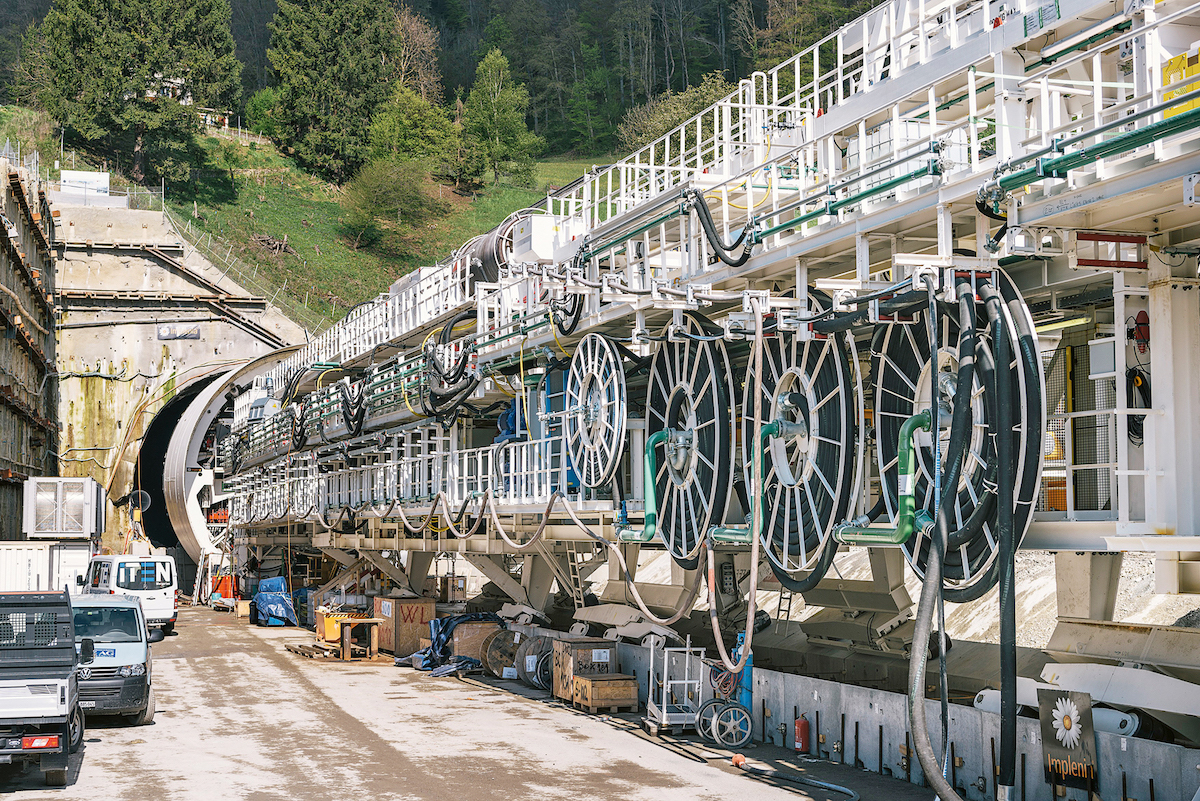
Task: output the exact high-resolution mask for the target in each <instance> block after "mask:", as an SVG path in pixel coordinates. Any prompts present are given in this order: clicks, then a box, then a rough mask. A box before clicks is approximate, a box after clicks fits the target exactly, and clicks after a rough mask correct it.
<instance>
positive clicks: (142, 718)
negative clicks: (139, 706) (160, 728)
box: [125, 687, 154, 726]
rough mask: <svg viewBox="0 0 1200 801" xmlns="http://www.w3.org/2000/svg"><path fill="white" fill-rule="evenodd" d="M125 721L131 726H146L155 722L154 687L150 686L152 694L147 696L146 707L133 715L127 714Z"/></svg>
mask: <svg viewBox="0 0 1200 801" xmlns="http://www.w3.org/2000/svg"><path fill="white" fill-rule="evenodd" d="M125 722H126V723H128V724H129V725H130V726H145V725H147V724H149V723H153V722H154V688H153V687H151V688H150V694H149V695H148V696H147V697H146V708H145V709H143V710H142V711H141V712H138V713H136V714H133V715H125Z"/></svg>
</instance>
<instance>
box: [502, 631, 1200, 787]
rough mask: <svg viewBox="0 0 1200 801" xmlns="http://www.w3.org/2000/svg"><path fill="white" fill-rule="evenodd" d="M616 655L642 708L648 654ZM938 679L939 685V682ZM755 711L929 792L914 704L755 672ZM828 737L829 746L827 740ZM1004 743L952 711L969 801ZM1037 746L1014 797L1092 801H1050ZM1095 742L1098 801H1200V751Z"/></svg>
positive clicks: (770, 730)
mask: <svg viewBox="0 0 1200 801" xmlns="http://www.w3.org/2000/svg"><path fill="white" fill-rule="evenodd" d="M514 628H517V629H519V630H523V631H527V633H530V634H532V633H539V634H544V635H546V636H555V635H556V634H558V633H557V632H553V631H550V630H548V629H540V628H537V627H533V626H514ZM617 651H618V655H619V658H620V670H621V672H622V673H630V674H633V675H634V676H636V677H637V679H638V693H639V697H640V699H641V701H642V704H643V706H644V705H645V703H646V699H647V697H648V695H647V693H648V690H649V687H650V682H651V680H652V677H651V676H650V675H649V669H650V651H649V649H648V648H644V647H642V646H640V645H633V644H629V643H621V644H620V645H619V646H618V648H617ZM709 656H713V655H712V654H709ZM691 661H692V665H691V672H692V674H693V675H698V676H699V678H700V687H699V691H700V698H699V699H698V700H697V705H698V704H699V703H700V702H703V701H704V700H707V699H708V698H711V697H712V689H711V687H710V685H709V683H708V668H707V666H705V665H703V664H702V663H701V661H700V660H699V658H697V657H692V658H691ZM660 663H661V660H660V659H656V671H655V672H656V673H657V674H658V675H657V676H655V677H653V681H654V682H655V684H656V685H657V683H658V682H659V681H661V678H662V674H661V668H659V667H658V664H660ZM672 665H673V668H672V673H673V674H676V673H677V674H678V675H679V676H682V673H683V668H682V657H681V656H679V657H675V658H674V659H673V660H672ZM933 680H934V681H936V677H934V678H933ZM656 693H657V691H656ZM966 700H968V701H969V699H966ZM751 711H752V717H753V719H754V738H755V740H757V741H760V742H761V741H763V740H764V739H766V740H768V741H770V742H772V743H773V744H775V745H780V746H783V747H785V748H794V747H795V738H794V732H795V726H794V722H795V719H796V716H797V715H800V714H803V715H805V716H806V717H807V718H808V720H809V723H810V726H811V731H812V736H811V744H812V750H811V751H810V755H811V756H814V757H819V758H823V759H829V760H832V761H834V762H842V763H845V764H849V765H857V766H858V767H860V768H862V769H863V770H868V771H871V772H873V773H883V774H885V775H889V776H893V777H896V778H900V779H906V780H907V781H910V782H911V783H913V784H916V785H921V786H924V785H925V779H924V775H923V773H922V771H921V766H920V763H919V761H918V760H917V759H916V758H915V756H914V757H913V758H912V759H911V760H909V759H906V758H905V752H906V751H907V750H908V749H909V748H910V747H911V742H910V740H911V735H910V730H909V727H908V699H907V697H906V696H904V695H902V694H900V693H893V692H885V691H883V690H873V689H870V688H867V687H858V686H855V685H850V684H840V683H837V682H833V681H827V680H824V679H816V678H811V677H808V676H799V675H794V674H788V673H778V672H776V671H773V670H764V669H757V670H755V671H754V705H753V709H752V710H751ZM926 715H927V719H928V720H929V722H930V726H931V730H930V737H931V739H932V740H933V742H934V748H935V750H937V751H939V752H940V750H941V749H940V737H941V735H940V720H941V711H940V706H939V704H938V702H937V701H926ZM781 726H782V730H781ZM821 737H823V738H824V742H821V741H820V740H821ZM999 740H1000V716H999V715H996V714H993V713H991V712H981V711H979V710H977V709H975V708H974V707H972V706H969V705H962V704H954V703H952V704H951V705H950V742H951V744H952V747H953V749H954V756H955V758H956V760H955V761H956V763H957V762H958V761H959V760H961V764H956V766H955V767H954V768H953V769H952V778H953V779H954V783H955V785H956V786H957V787H959V792H960V794H961V795H962V796H963V798H964V799H967V800H968V801H993V799H995V798H996V791H995V785H994V777H995V766H996V764H997V763H998V760H999ZM1040 740H1041V738H1040V730H1039V727H1038V721H1037V720H1036V719H1032V718H1020V719H1018V721H1017V748H1018V755H1017V785H1016V795H1015V796H1014V798H1017V799H1024V800H1025V801H1058V799H1060V798H1066V799H1068V801H1085V799H1086V795H1087V794H1086V793H1085V792H1084V791H1082V790H1073V789H1070V790H1067V794H1066V796H1058V797H1054V796H1052V794H1051V788H1050V785H1049V784H1048V783H1047V782H1046V781H1045V779H1044V774H1043V770H1042V767H1041V764H1042V763H1041V759H1042V747H1041V741H1040ZM1096 740H1097V742H1096V745H1097V753H1098V758H1099V762H1100V767H1101V774H1100V790H1099V792H1098V793H1097V794H1096V795H1095V796H1094V797H1095V798H1100V799H1104V801H1123V799H1129V800H1130V801H1132V799H1137V800H1138V801H1148V800H1149V799H1150V798H1151V781H1153V797H1154V798H1155V799H1160V801H1161V800H1162V799H1172V800H1174V799H1178V801H1200V750H1196V749H1190V748H1183V747H1181V746H1177V745H1170V744H1168V743H1159V742H1154V741H1151V740H1142V739H1136V738H1132V737H1121V736H1118V735H1115V734H1103V733H1101V734H1098V735H1097V736H1096ZM1123 781H1124V784H1122V782H1123ZM1122 787H1124V795H1123V794H1122V793H1123V791H1122Z"/></svg>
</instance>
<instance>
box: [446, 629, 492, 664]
mask: <svg viewBox="0 0 1200 801" xmlns="http://www.w3.org/2000/svg"><path fill="white" fill-rule="evenodd" d="M499 630H500V624H499V623H484V622H476V623H459V624H458V625H457V626H455V627H454V633H453V634H452V635H451V640H450V653H451V654H453V655H454V656H469V657H471V658H472V659H478V660H479V661H480V662H482V661H483V651H482V649H483V642H484V640H486V639H487V638H488V635H490V634H492V633H493V632H496V631H499Z"/></svg>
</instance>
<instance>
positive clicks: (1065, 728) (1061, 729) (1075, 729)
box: [1053, 697, 1081, 748]
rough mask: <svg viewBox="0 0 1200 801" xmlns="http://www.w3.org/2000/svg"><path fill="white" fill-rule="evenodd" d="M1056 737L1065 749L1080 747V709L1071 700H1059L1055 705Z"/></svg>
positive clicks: (1064, 698)
mask: <svg viewBox="0 0 1200 801" xmlns="http://www.w3.org/2000/svg"><path fill="white" fill-rule="evenodd" d="M1053 724H1054V736H1055V738H1056V739H1057V740H1058V741H1059V742H1060V743H1062V745H1063V747H1064V748H1076V747H1078V746H1079V738H1080V735H1081V732H1080V728H1079V708H1078V707H1076V706H1075V702H1074V701H1072V700H1071V699H1070V698H1067V697H1063V698H1059V699H1058V700H1057V701H1055V703H1054V721H1053Z"/></svg>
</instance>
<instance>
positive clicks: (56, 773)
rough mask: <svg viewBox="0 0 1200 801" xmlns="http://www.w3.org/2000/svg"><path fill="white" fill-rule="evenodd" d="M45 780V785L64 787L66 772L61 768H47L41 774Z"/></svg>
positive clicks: (65, 784)
mask: <svg viewBox="0 0 1200 801" xmlns="http://www.w3.org/2000/svg"><path fill="white" fill-rule="evenodd" d="M43 775H44V777H45V780H46V786H47V787H66V786H67V772H66V771H65V770H63V769H61V768H60V769H58V770H48V771H46V772H45V774H43Z"/></svg>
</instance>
